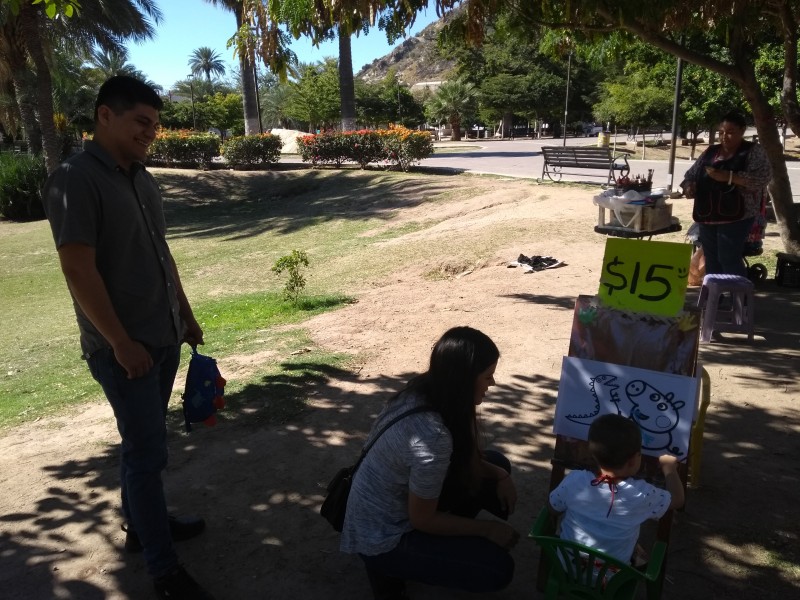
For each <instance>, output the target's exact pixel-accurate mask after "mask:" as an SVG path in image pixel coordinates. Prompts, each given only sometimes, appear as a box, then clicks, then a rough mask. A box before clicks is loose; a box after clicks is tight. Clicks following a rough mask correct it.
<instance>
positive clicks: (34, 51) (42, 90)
mask: <svg viewBox="0 0 800 600" xmlns="http://www.w3.org/2000/svg"><path fill="white" fill-rule="evenodd" d="M40 15H41V11H40V10H39V9H38V8H37V7H34V6H33V5H31V4H28V3H23V4H22V6H21V8H20V13H19V19H20V31H21V32H22V34H23V35H24V39H25V45H26V46H27V48H28V53H29V54H30V56H31V59H32V60H33V64H34V66H35V67H36V101H37V104H38V113H39V127H40V128H41V132H42V144H43V151H44V162H45V166H46V167H47V172H48V173H50V172H52V171H54V170H55V169H56V168H57V167H58V165H59V164H61V139H60V138H59V135H58V132H57V131H56V125H55V122H54V120H53V82H52V79H51V77H50V67H49V66H48V64H47V61H46V60H45V57H44V50H43V49H42V40H41V37H40V36H39V19H40Z"/></svg>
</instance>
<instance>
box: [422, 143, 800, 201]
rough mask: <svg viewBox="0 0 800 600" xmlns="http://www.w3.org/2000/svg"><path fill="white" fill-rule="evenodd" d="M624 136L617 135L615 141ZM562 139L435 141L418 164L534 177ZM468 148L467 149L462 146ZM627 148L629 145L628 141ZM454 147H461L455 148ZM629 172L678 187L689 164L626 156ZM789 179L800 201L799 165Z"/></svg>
mask: <svg viewBox="0 0 800 600" xmlns="http://www.w3.org/2000/svg"><path fill="white" fill-rule="evenodd" d="M624 139H625V136H623V135H620V136H619V137H618V140H619V141H623V140H624ZM562 143H563V140H560V139H559V140H553V139H543V140H529V139H521V140H514V141H495V140H462V141H461V142H437V143H436V149H437V152H436V153H435V154H434V156H433V157H432V158H426V159H425V160H423V161H422V163H421V164H422V165H423V166H426V167H438V168H447V169H455V170H460V171H467V172H470V173H480V174H487V175H505V176H510V177H526V178H532V179H536V178H539V177H541V176H542V162H543V159H542V151H541V147H542V146H554V145H561V144H562ZM595 144H596V138H567V145H569V146H574V145H595ZM465 147H468V148H465ZM628 147H630V144H628ZM458 148H464V150H463V151H459V150H458ZM628 162H629V163H630V165H631V174H632V175H637V174H640V175H647V170H648V169H653V170H654V173H653V185H654V187H668V185H669V184H670V182H673V185H672V187H673V189H675V188H677V187H678V184H680V182H681V180H682V179H683V174H684V173H685V172H686V170H687V169H688V168H689V167H690V166H691V164H692V161H689V160H676V161H675V175H674V177H672V178H671V177H670V175H669V173H668V172H667V169H668V167H669V161H666V160H640V159H638V158H630V157H629V158H628ZM788 168H789V181H790V182H791V184H792V192H793V195H794V197H795V198H796V200H795V201H796V202H798V201H800V200H797V198H800V166H794V163H789V167H788ZM584 172H585V173H587V174H592V173H594V174H595V175H596V176H591V175H590V176H586V177H584V176H582V175H577V176H575V175H569V176H568V175H565V176H564V180H570V181H585V182H591V183H598V184H599V183H604V182H605V178H604V177H602V176H600V171H594V172H593V171H584Z"/></svg>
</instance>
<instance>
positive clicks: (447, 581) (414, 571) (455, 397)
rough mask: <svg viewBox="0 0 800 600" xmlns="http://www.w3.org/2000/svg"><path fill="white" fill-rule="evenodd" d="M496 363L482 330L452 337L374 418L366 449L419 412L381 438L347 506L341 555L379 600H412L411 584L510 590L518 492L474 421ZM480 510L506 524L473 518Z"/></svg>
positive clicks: (504, 460)
mask: <svg viewBox="0 0 800 600" xmlns="http://www.w3.org/2000/svg"><path fill="white" fill-rule="evenodd" d="M499 356H500V353H499V351H498V349H497V346H495V344H494V342H492V340H491V339H489V337H488V336H486V335H485V334H483V333H481V332H480V331H478V330H476V329H472V328H469V327H455V328H453V329H450V330H449V331H447V332H446V333H445V334H444V335H443V336H442V337H441V339H439V341H438V342H437V343H436V345H435V346H434V348H433V351H432V353H431V358H430V367H429V368H428V371H427V372H425V373H423V374H422V375H419V376H417V377H415V378H414V379H412V380H411V381H409V382H408V384H407V385H406V387H405V388H404V389H403V390H402V391H400V392H399V393H398V394H397V395H395V396H394V397H392V398H391V399H390V400H389V402H388V403H387V406H386V408H385V409H384V410H383V412H382V413H381V414H380V415H379V416H378V418H377V420H376V422H375V425H374V426H373V428H372V431H371V433H370V436H369V439H368V440H367V442H369V441H370V440H372V439H373V438H374V437H375V436H376V434H378V432H379V431H380V430H381V429H382V428H383V427H384V426H385V425H386V424H387V423H389V422H390V421H391V420H392V419H394V418H395V417H397V416H399V415H402V414H404V413H406V412H408V411H409V410H410V409H414V408H417V407H421V408H419V409H418V410H419V411H420V412H414V413H412V414H409V415H407V416H405V417H403V418H402V419H400V420H399V421H397V422H396V423H394V424H393V425H392V426H391V427H389V428H388V429H387V430H386V431H385V432H384V433H383V434H382V435H381V436H380V438H379V439H378V440H377V442H376V443H375V445H374V446H373V447H372V448H371V449H370V451H369V452H368V453H367V455H366V458H365V459H364V462H363V463H362V464H361V466H360V467H359V469H358V471H357V472H356V475H355V478H354V481H353V486H352V489H351V491H350V497H349V499H348V503H347V516H346V517H345V522H344V529H343V531H342V541H341V549H342V550H343V551H344V552H349V553H358V554H359V555H360V556H361V558H362V559H363V561H364V564H365V566H366V569H367V575H368V577H369V581H370V585H371V587H372V591H373V594H374V598H375V599H376V600H395V599H402V598H406V597H407V596H406V593H405V582H406V580H410V581H418V582H422V583H426V584H429V585H436V586H442V587H445V588H450V589H457V590H465V591H470V592H480V593H484V592H491V591H495V590H499V589H502V588H504V587H506V586H507V585H508V584H509V582H510V581H511V578H512V576H513V574H514V560H513V558H512V557H511V555H510V554H509V549H510V548H512V547H513V546H514V545H515V544H516V542H517V540H518V539H519V534H518V533H517V532H516V531H515V530H514V529H513V528H512V527H511V526H510V525H509V524H508V523H506V522H505V520H506V519H507V518H508V515H509V514H511V513H512V512H513V511H514V506H515V504H516V500H517V492H516V489H515V487H514V483H513V481H512V479H511V476H510V471H511V465H510V463H509V461H508V459H507V458H506V457H505V456H503V455H502V454H500V453H499V452H496V451H491V450H486V451H484V450H483V449H482V448H481V444H480V438H479V427H478V421H477V416H476V407H477V406H478V405H479V404H481V402H482V401H483V398H484V396H485V394H486V391H487V390H488V389H489V387H491V386H493V385H494V371H495V368H496V366H497V360H498V358H499ZM481 509H485V510H487V511H488V512H490V513H491V514H493V515H495V516H497V517H499V518H500V519H501V520H496V519H476V518H475V517H476V516H477V515H478V513H479V512H480V510H481Z"/></svg>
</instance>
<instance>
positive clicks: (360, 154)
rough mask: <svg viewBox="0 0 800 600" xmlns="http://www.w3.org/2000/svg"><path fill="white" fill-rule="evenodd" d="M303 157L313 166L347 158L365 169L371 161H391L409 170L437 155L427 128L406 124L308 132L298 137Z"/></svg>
mask: <svg viewBox="0 0 800 600" xmlns="http://www.w3.org/2000/svg"><path fill="white" fill-rule="evenodd" d="M297 147H298V149H299V151H300V158H302V159H303V161H304V162H310V163H311V164H312V165H315V166H316V165H319V164H323V165H325V164H333V165H335V166H337V167H338V166H340V165H341V164H342V163H343V162H345V161H351V162H356V163H358V164H359V165H360V166H361V168H362V169H363V168H365V167H366V166H367V165H369V164H371V163H375V164H389V165H392V166H397V167H400V168H401V169H402V170H403V171H408V169H409V167H410V166H411V165H412V164H414V163H415V162H419V161H420V160H422V159H423V158H427V157H428V156H430V155H431V154H433V138H431V136H430V134H429V133H428V132H427V131H414V130H412V129H407V128H405V127H402V126H391V127H389V129H376V130H361V131H345V132H340V133H323V134H319V135H306V136H303V137H299V138H298V139H297Z"/></svg>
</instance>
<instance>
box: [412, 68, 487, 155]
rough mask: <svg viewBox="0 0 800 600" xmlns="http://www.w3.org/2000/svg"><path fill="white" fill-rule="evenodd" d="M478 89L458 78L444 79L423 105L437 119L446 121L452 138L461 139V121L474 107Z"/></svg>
mask: <svg viewBox="0 0 800 600" xmlns="http://www.w3.org/2000/svg"><path fill="white" fill-rule="evenodd" d="M477 98H478V89H477V88H476V87H475V84H474V83H468V82H464V81H462V80H460V79H454V80H451V81H445V82H444V83H443V84H442V85H440V86H439V89H437V90H436V93H435V94H434V95H433V97H432V98H431V99H430V100H429V101H428V103H427V104H426V105H425V108H426V110H427V112H428V113H429V114H430V116H432V117H433V118H434V119H436V120H438V121H447V122H448V123H450V128H451V129H452V130H453V133H452V137H451V139H452V140H455V141H458V140H460V139H461V121H462V120H463V119H464V117H466V116H467V115H468V114H469V113H470V112H472V111H473V110H474V109H475V101H476V100H477Z"/></svg>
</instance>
